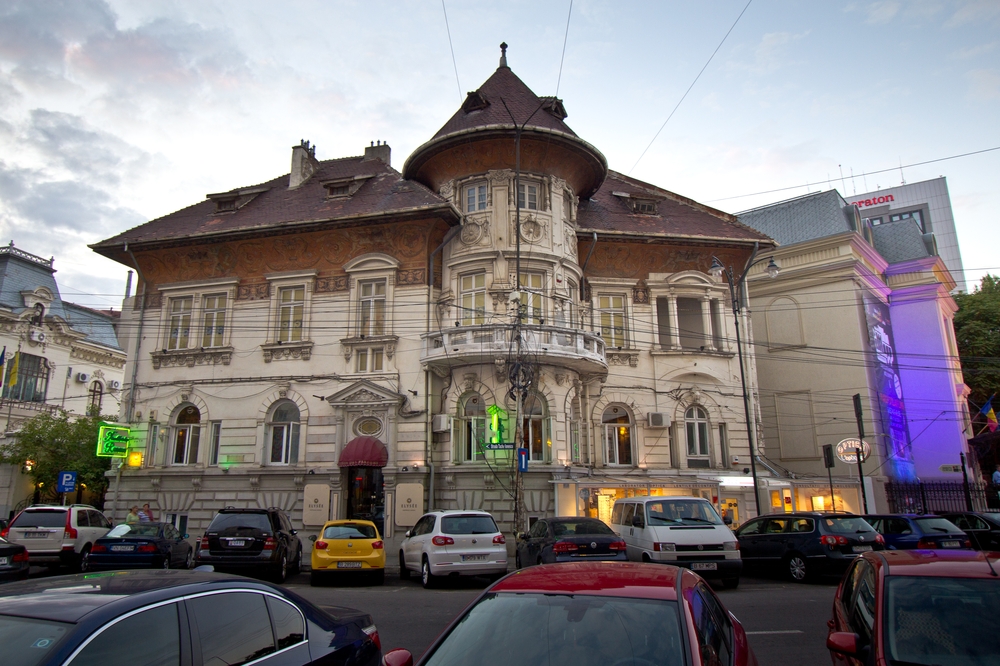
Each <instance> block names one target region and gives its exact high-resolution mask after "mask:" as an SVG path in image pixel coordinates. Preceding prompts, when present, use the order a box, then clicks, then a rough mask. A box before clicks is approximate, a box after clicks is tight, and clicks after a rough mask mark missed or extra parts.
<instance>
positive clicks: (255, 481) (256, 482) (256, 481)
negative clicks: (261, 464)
mask: <svg viewBox="0 0 1000 666" xmlns="http://www.w3.org/2000/svg"><path fill="white" fill-rule="evenodd" d="M248 480H249V481H250V487H251V488H259V487H260V477H259V476H251V477H250V478H249V479H248Z"/></svg>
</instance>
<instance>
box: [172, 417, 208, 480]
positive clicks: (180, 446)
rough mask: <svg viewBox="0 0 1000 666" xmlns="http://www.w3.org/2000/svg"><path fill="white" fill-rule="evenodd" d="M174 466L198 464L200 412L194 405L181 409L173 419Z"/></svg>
mask: <svg viewBox="0 0 1000 666" xmlns="http://www.w3.org/2000/svg"><path fill="white" fill-rule="evenodd" d="M173 430H174V437H173V440H174V457H173V464H174V465H194V464H196V463H197V462H198V443H199V441H200V439H201V412H200V411H198V408H197V407H195V406H194V405H187V406H185V407H181V409H180V411H178V412H177V415H176V416H175V417H174V426H173Z"/></svg>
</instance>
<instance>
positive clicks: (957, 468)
mask: <svg viewBox="0 0 1000 666" xmlns="http://www.w3.org/2000/svg"><path fill="white" fill-rule="evenodd" d="M938 469H940V470H941V471H942V472H954V473H955V474H961V473H962V466H961V465H941V466H940V467H939V468H938Z"/></svg>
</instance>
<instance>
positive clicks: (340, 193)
mask: <svg viewBox="0 0 1000 666" xmlns="http://www.w3.org/2000/svg"><path fill="white" fill-rule="evenodd" d="M350 194H351V186H350V185H348V184H347V183H343V184H340V183H337V184H331V185H327V186H326V196H328V197H346V196H350Z"/></svg>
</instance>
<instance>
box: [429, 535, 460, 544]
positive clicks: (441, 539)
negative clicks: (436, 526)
mask: <svg viewBox="0 0 1000 666" xmlns="http://www.w3.org/2000/svg"><path fill="white" fill-rule="evenodd" d="M431 543H432V544H434V545H435V546H450V545H452V544H453V543H455V540H454V539H452V538H451V537H449V536H436V537H434V538H433V539H431Z"/></svg>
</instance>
